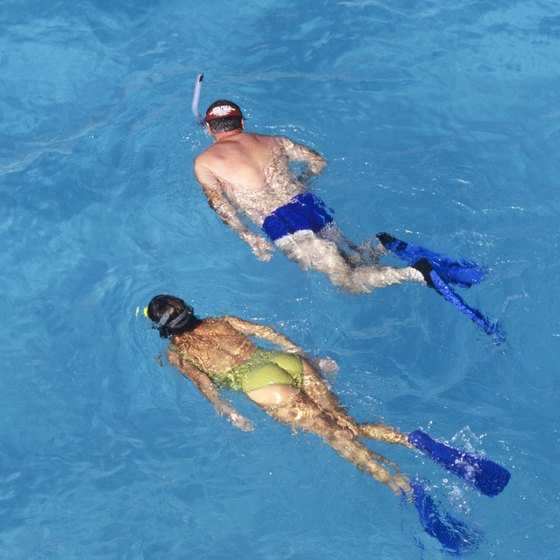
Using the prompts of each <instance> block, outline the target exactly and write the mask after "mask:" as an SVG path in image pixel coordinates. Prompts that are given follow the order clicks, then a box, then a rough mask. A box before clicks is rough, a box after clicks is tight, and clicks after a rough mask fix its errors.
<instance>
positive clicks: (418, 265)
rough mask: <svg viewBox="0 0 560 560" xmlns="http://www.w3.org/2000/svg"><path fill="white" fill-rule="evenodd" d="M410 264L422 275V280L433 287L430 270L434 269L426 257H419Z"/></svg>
mask: <svg viewBox="0 0 560 560" xmlns="http://www.w3.org/2000/svg"><path fill="white" fill-rule="evenodd" d="M410 266H411V267H412V268H415V269H416V270H417V271H418V272H419V273H420V274H421V275H422V276H423V277H424V281H425V282H426V284H427V285H428V286H429V287H430V288H434V289H435V286H434V283H433V282H432V278H431V277H430V272H432V270H434V267H433V266H432V265H431V264H430V263H429V261H428V259H420V260H419V261H416V262H415V263H414V264H411V265H410Z"/></svg>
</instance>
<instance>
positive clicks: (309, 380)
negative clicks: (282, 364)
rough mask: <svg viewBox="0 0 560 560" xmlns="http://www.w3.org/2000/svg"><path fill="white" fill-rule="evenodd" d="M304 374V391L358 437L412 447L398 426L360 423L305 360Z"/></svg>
mask: <svg viewBox="0 0 560 560" xmlns="http://www.w3.org/2000/svg"><path fill="white" fill-rule="evenodd" d="M303 375H304V378H303V388H304V391H305V392H306V393H307V395H308V396H309V397H310V398H311V399H312V400H313V401H314V402H315V403H316V404H317V406H318V407H319V408H321V410H322V411H323V412H325V413H327V414H329V415H330V416H332V417H333V418H334V419H335V420H336V422H337V424H338V425H339V426H340V427H342V428H346V429H348V430H350V431H351V432H352V433H353V434H354V435H355V436H357V437H362V438H368V439H375V440H377V441H383V442H385V443H394V444H398V445H404V446H406V447H411V445H410V444H409V443H408V438H407V436H406V434H403V433H402V432H400V431H399V430H397V429H396V428H392V427H391V426H387V425H386V424H358V423H357V422H356V420H354V418H352V416H350V415H349V414H348V413H347V412H346V411H345V410H344V408H342V406H341V405H340V402H339V400H338V397H337V396H336V395H335V394H334V393H333V392H332V391H330V390H329V388H328V387H327V386H326V384H325V382H324V381H323V380H322V379H321V378H320V377H319V376H318V374H317V372H316V371H315V369H314V368H313V366H312V365H311V364H310V363H309V362H306V361H304V362H303Z"/></svg>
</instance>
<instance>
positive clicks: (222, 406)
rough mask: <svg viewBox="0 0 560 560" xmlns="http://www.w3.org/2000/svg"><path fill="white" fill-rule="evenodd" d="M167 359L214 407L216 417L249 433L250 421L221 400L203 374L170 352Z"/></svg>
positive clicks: (212, 383)
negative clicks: (224, 418)
mask: <svg viewBox="0 0 560 560" xmlns="http://www.w3.org/2000/svg"><path fill="white" fill-rule="evenodd" d="M167 359H168V360H169V363H171V364H173V365H174V366H175V367H177V369H178V370H179V371H180V372H181V373H182V374H183V375H184V376H185V377H188V378H189V379H190V380H191V381H192V382H193V383H194V384H195V386H196V387H197V389H198V390H199V391H200V392H201V393H202V394H203V395H204V396H205V397H206V398H207V399H208V400H209V401H210V402H211V403H212V404H213V405H214V409H215V410H216V414H218V416H222V415H225V416H227V418H228V420H230V422H231V423H232V424H233V425H234V426H236V427H237V428H240V429H241V430H243V431H244V432H249V431H251V430H253V429H254V426H253V423H252V422H251V421H250V420H248V419H247V418H245V417H243V416H242V415H241V414H239V412H237V410H235V408H233V407H232V406H231V405H230V404H229V403H228V402H227V401H226V400H224V399H222V397H221V395H220V391H219V390H218V388H217V387H216V385H215V384H214V382H213V381H212V380H211V379H210V378H209V377H208V376H207V375H206V374H205V373H204V372H202V371H201V370H199V369H198V368H197V367H195V366H194V365H193V364H191V363H190V362H188V361H187V360H185V359H184V358H183V357H181V356H180V355H179V354H177V353H176V352H173V351H171V350H169V351H168V352H167Z"/></svg>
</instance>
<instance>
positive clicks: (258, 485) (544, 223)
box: [0, 0, 560, 560]
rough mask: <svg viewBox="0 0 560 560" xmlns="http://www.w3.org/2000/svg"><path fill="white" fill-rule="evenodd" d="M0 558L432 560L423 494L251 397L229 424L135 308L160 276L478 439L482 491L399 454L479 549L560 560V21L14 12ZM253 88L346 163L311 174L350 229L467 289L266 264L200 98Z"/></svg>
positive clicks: (168, 286) (0, 38)
mask: <svg viewBox="0 0 560 560" xmlns="http://www.w3.org/2000/svg"><path fill="white" fill-rule="evenodd" d="M0 21H1V23H2V25H1V29H2V34H1V35H0V46H1V48H0V69H1V72H2V80H1V81H0V113H1V115H2V119H1V120H0V189H1V194H2V204H1V205H0V212H1V215H0V218H1V219H0V239H1V242H2V249H3V250H2V253H3V256H2V268H1V278H2V302H3V305H2V309H3V321H2V324H1V326H0V334H1V338H2V340H3V341H4V342H3V356H4V360H3V363H4V366H3V368H2V374H1V376H0V388H1V390H0V410H1V411H2V413H1V415H0V419H1V420H0V422H1V429H0V438H1V439H0V442H1V444H0V558H2V559H4V558H5V559H9V560H20V559H21V560H23V559H26V560H27V559H44V558H57V559H62V558H63V559H71V558H78V557H79V558H99V559H101V558H103V559H105V558H106V559H113V558H119V559H120V558H122V559H134V560H136V559H150V560H151V559H158V558H166V559H191V558H197V559H198V558H204V559H223V558H238V557H240V558H247V559H277V558H278V559H280V558H281V559H299V558H306V559H315V558H317V559H318V558H332V559H336V558H341V559H342V558H345V559H346V558H363V557H372V558H383V559H392V558H395V559H397V558H398V559H402V558H407V559H408V558H425V559H429V558H439V557H442V558H443V557H445V554H444V553H443V552H441V551H440V550H439V549H438V547H437V543H436V542H435V541H433V539H430V538H429V537H428V536H427V535H425V534H424V533H423V532H422V530H421V528H420V526H419V524H418V521H417V519H416V515H415V512H414V511H412V510H411V508H404V507H403V506H402V504H399V503H398V500H395V499H394V498H393V496H392V495H391V493H390V492H389V491H388V490H387V489H385V488H382V487H381V486H380V485H379V484H376V483H375V482H373V481H371V480H370V479H368V478H367V477H366V476H365V475H363V474H361V473H359V472H358V471H357V470H356V469H355V468H354V467H353V466H352V465H350V464H348V463H347V462H346V461H344V460H343V459H341V458H340V457H338V456H337V455H336V454H334V453H333V452H332V451H331V450H330V448H328V447H327V446H326V445H324V444H322V443H321V442H320V441H319V440H318V439H317V438H315V437H312V436H307V435H303V434H300V435H299V436H298V437H297V438H294V437H293V436H292V435H291V433H290V430H289V429H287V428H285V427H283V426H280V425H278V424H275V423H274V422H273V421H272V420H271V419H269V418H268V417H266V416H265V415H264V414H263V413H262V412H260V411H259V410H257V409H254V408H252V407H251V406H250V405H249V404H248V403H246V402H245V401H244V400H243V398H242V397H240V396H238V395H233V396H232V401H233V402H234V404H235V406H236V407H238V408H239V409H240V411H242V413H243V414H245V415H246V416H248V417H250V418H252V419H253V420H254V421H255V422H256V424H257V429H256V430H255V432H253V433H251V434H246V433H243V432H240V431H238V430H236V429H235V428H234V427H232V426H231V425H230V424H229V423H227V422H226V421H224V420H223V419H222V418H217V417H216V416H215V415H214V413H213V410H212V408H211V407H210V406H209V405H208V404H207V403H206V402H205V401H204V399H203V398H202V397H201V396H200V395H199V394H198V393H197V392H196V391H195V390H194V388H193V387H192V386H191V385H190V384H189V383H188V382H187V381H186V380H184V379H183V378H181V376H179V375H177V374H176V372H174V371H173V370H172V369H171V368H170V367H168V366H167V365H165V366H164V367H159V366H158V363H157V355H158V352H163V351H164V348H165V343H164V341H161V340H160V339H158V337H157V336H156V334H155V333H154V332H153V331H152V330H150V328H149V325H147V324H145V322H144V321H143V320H142V319H137V318H136V317H135V309H136V307H137V306H143V305H146V304H147V302H148V301H149V299H150V297H151V296H153V295H154V294H156V293H160V292H169V293H176V294H177V295H180V296H183V297H185V298H186V299H187V300H188V301H190V302H191V303H192V304H193V305H194V306H195V308H196V309H197V311H198V312H199V313H200V314H201V315H203V316H206V315H219V314H223V313H231V314H237V315H240V316H242V317H245V318H248V319H251V320H256V321H262V322H265V323H268V324H271V325H272V326H274V327H276V328H278V329H280V330H282V331H283V332H285V333H286V334H287V335H288V336H290V337H291V338H293V339H295V340H297V341H298V342H299V343H300V344H301V345H302V346H303V347H304V348H305V349H306V350H308V351H309V353H310V354H312V355H314V356H330V357H331V358H334V359H335V360H337V362H338V363H339V365H340V367H341V371H340V373H339V374H337V375H336V376H335V377H331V378H330V380H331V383H332V385H333V388H334V389H335V391H336V392H337V393H338V394H339V395H340V396H341V399H342V401H343V403H344V404H345V405H346V406H347V407H348V410H349V411H350V412H351V413H352V414H353V415H354V416H356V417H357V418H358V419H359V420H360V421H367V420H385V421H386V422H388V423H390V424H393V425H396V426H398V427H399V428H401V429H403V430H406V431H410V430H412V429H415V428H417V427H423V428H424V429H427V430H429V432H430V433H431V435H433V436H434V437H440V438H442V439H445V440H447V441H453V442H454V443H455V444H457V445H463V446H466V447H469V448H471V449H475V450H477V451H479V452H485V453H486V454H487V455H488V456H489V457H491V458H492V459H494V460H496V461H498V462H500V463H501V464H503V465H504V466H506V467H507V468H508V469H509V470H510V471H511V472H512V479H511V482H510V485H509V486H508V488H507V489H506V490H505V491H504V492H503V494H502V495H500V496H498V497H497V498H495V499H488V498H485V497H482V496H479V495H478V494H476V493H475V492H474V491H472V490H469V489H468V488H466V487H465V486H464V485H462V484H461V483H460V482H459V481H457V480H454V479H452V477H451V476H448V475H446V474H445V473H444V472H443V471H441V470H440V469H438V468H437V467H436V466H434V465H432V464H431V463H429V462H427V461H424V460H422V459H420V458H419V457H417V456H414V455H412V454H410V453H408V452H406V450H398V449H391V448H389V447H387V446H382V445H374V446H373V448H374V449H376V450H378V451H379V452H381V453H384V454H386V455H387V456H388V457H390V458H391V459H394V460H396V461H397V462H399V464H401V465H402V467H403V468H404V469H405V470H406V472H408V473H410V474H411V475H414V474H416V475H418V476H421V477H423V478H425V479H427V480H429V481H430V482H431V484H432V485H433V492H434V493H435V494H436V495H437V496H438V497H439V498H440V499H441V500H443V501H444V502H447V503H448V504H449V506H448V507H449V508H450V510H451V511H452V512H453V513H454V514H455V515H457V516H458V517H461V519H464V520H465V521H466V522H468V523H469V524H471V525H473V526H477V527H479V528H480V529H481V530H482V531H483V532H484V535H485V540H484V542H483V544H482V545H481V547H480V549H479V550H478V551H477V552H476V553H474V554H472V555H471V557H472V558H497V559H502V558H503V559H506V558H507V559H511V558H520V559H527V558H539V559H543V560H547V559H555V558H557V556H558V549H559V547H560V538H559V531H558V517H559V514H560V506H559V500H560V493H559V489H558V488H559V487H558V484H557V468H556V465H557V464H558V461H559V459H560V454H559V451H558V442H559V435H558V433H559V431H558V405H559V402H558V401H559V391H558V365H557V359H556V356H557V355H558V350H559V344H560V323H559V320H558V317H559V315H560V308H559V306H558V303H557V301H558V300H557V298H556V293H557V288H558V284H559V278H560V266H559V264H558V259H557V252H558V249H559V247H560V237H559V234H558V214H559V211H560V198H559V196H558V192H557V191H558V189H557V182H558V181H557V176H558V148H559V144H560V116H559V115H560V113H559V112H558V100H557V97H558V96H557V92H558V91H559V89H560V83H559V78H558V76H559V75H560V64H559V63H558V57H557V56H556V54H557V53H558V52H559V50H558V49H559V42H560V17H559V16H558V13H557V10H555V7H554V5H551V4H550V3H546V2H540V1H536V0H530V1H528V2H515V1H514V2H511V1H510V2H504V1H500V0H492V1H488V2H479V1H475V0H452V1H449V2H445V3H442V2H433V1H431V2H430V1H429V2H424V3H422V4H421V5H418V3H415V2H409V1H406V0H391V1H388V2H380V1H377V0H371V1H368V0H355V1H352V0H346V1H341V0H340V1H338V0H324V1H320V0H316V1H314V2H308V3H301V2H296V1H293V0H292V1H290V0H279V1H278V0H277V1H275V2H272V1H264V0H262V1H260V0H259V1H251V2H245V3H243V4H239V5H235V7H234V6H232V4H231V2H225V1H215V2H212V3H196V2H192V1H186V2H179V1H176V0H169V1H165V2H164V1H153V2H145V3H136V2H132V1H130V0H118V1H113V2H106V1H101V0H90V1H84V0H78V1H77V2H68V1H54V2H44V1H41V0H36V1H31V0H29V1H23V2H16V1H13V0H6V1H4V2H3V3H2V10H1V11H0ZM198 72H204V73H205V75H206V79H205V82H204V86H203V91H202V106H203V107H205V106H206V105H207V104H209V103H210V102H211V101H213V100H214V99H215V98H218V97H227V98H232V99H233V100H235V101H237V102H238V103H239V104H240V105H241V106H242V107H243V109H244V111H245V112H246V115H247V128H248V130H252V131H257V132H262V133H271V134H280V133H281V134H287V135H289V136H290V137H291V138H293V139H294V140H296V141H301V142H303V143H305V144H307V145H309V146H311V147H314V148H315V149H317V150H318V151H319V152H321V153H322V154H323V155H324V156H325V157H326V158H327V159H328V161H329V167H328V169H327V171H326V172H325V174H324V175H323V176H322V177H321V178H320V179H319V180H318V181H317V182H316V183H315V185H314V189H315V190H316V192H318V193H319V194H320V195H321V196H322V197H323V198H324V199H325V200H326V201H327V202H328V203H329V204H330V205H331V206H332V207H333V208H335V211H336V214H335V217H336V220H337V222H338V223H339V224H340V225H341V226H342V227H343V228H344V229H345V230H346V231H347V232H348V233H349V234H350V235H351V236H352V237H354V238H356V239H364V238H366V237H368V236H371V235H374V234H375V233H377V232H378V231H389V232H392V233H394V234H395V235H397V236H399V237H404V238H407V239H410V240H411V241H415V242H417V243H420V244H422V245H426V246H428V247H431V248H434V249H436V250H440V251H442V252H444V253H447V254H451V255H457V256H460V257H466V258H471V259H473V260H476V261H477V262H480V263H481V264H484V265H485V266H486V267H487V269H488V277H487V279H486V280H485V282H484V283H483V284H481V285H480V286H477V287H474V288H472V289H471V290H469V291H468V292H461V294H462V295H464V297H465V299H466V300H467V301H468V302H469V303H470V304H472V305H474V306H476V307H479V308H480V309H481V310H482V311H483V312H485V313H486V314H488V315H489V316H490V317H492V318H494V319H497V320H499V321H500V322H501V324H502V325H503V327H504V329H505V331H506V333H507V343H506V344H503V345H501V346H496V345H495V344H493V343H492V341H491V340H490V339H489V338H488V337H486V336H485V335H484V334H482V333H481V332H480V331H479V330H478V329H477V328H476V327H475V326H474V325H473V324H472V323H471V322H470V321H468V319H466V318H465V317H463V316H461V315H460V314H459V313H458V312H457V311H456V310H455V309H453V308H452V307H451V306H450V305H448V304H446V303H445V302H444V301H443V300H442V299H441V298H439V297H438V296H437V295H436V294H435V293H434V292H433V291H430V290H427V289H426V288H423V287H421V286H417V285H403V286H393V287H390V288H386V289H384V290H378V291H376V292H375V293H374V294H372V295H367V296H360V297H355V296H349V295H346V294H343V293H340V292H338V291H337V290H336V289H334V288H333V287H332V286H331V285H330V284H329V283H328V282H327V280H326V279H325V278H323V277H322V276H320V275H318V274H315V273H306V272H304V271H301V270H300V269H298V268H297V266H296V265H295V264H293V263H291V262H289V261H288V260H287V259H285V258H284V257H282V256H281V255H279V254H277V255H275V257H274V259H273V260H272V261H271V262H269V263H260V262H257V261H256V260H255V259H254V258H253V257H252V255H251V254H250V252H249V251H248V249H247V248H246V247H245V246H244V245H243V244H242V243H241V242H240V241H239V240H238V239H237V238H236V237H235V235H234V234H233V233H232V232H231V231H230V230H229V229H228V228H227V227H226V226H224V225H223V224H222V223H221V222H220V221H219V219H218V218H217V217H216V216H215V215H214V214H213V212H212V211H211V210H210V209H209V207H208V205H207V203H206V201H205V200H204V198H203V196H202V194H201V192H200V189H199V187H198V186H197V184H196V182H195V180H194V177H193V175H192V171H191V169H192V160H193V158H194V157H195V155H196V154H197V153H199V152H200V150H202V149H203V148H204V147H206V146H207V145H208V144H209V138H208V137H207V136H205V135H204V134H203V132H202V131H201V130H200V128H199V127H198V126H196V125H195V123H194V122H193V119H192V115H191V114H190V100H191V95H192V87H193V84H194V78H195V76H196V74H197V73H198Z"/></svg>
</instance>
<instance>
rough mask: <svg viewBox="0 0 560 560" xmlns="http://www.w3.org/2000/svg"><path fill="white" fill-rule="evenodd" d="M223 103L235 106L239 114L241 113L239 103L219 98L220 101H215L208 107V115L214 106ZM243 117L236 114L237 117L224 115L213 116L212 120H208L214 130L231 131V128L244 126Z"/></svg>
mask: <svg viewBox="0 0 560 560" xmlns="http://www.w3.org/2000/svg"><path fill="white" fill-rule="evenodd" d="M222 105H229V106H230V107H233V108H234V109H236V110H237V111H239V114H240V115H241V114H242V112H241V109H240V107H239V105H237V104H236V103H234V102H233V101H228V100H227V99H218V101H214V103H212V105H210V107H208V109H206V115H208V113H210V111H212V109H214V107H220V106H222ZM242 118H243V117H240V116H235V117H222V118H213V119H212V120H211V121H209V122H208V126H209V127H210V130H211V131H212V132H229V131H230V130H236V129H238V128H242V125H241V119H242Z"/></svg>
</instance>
